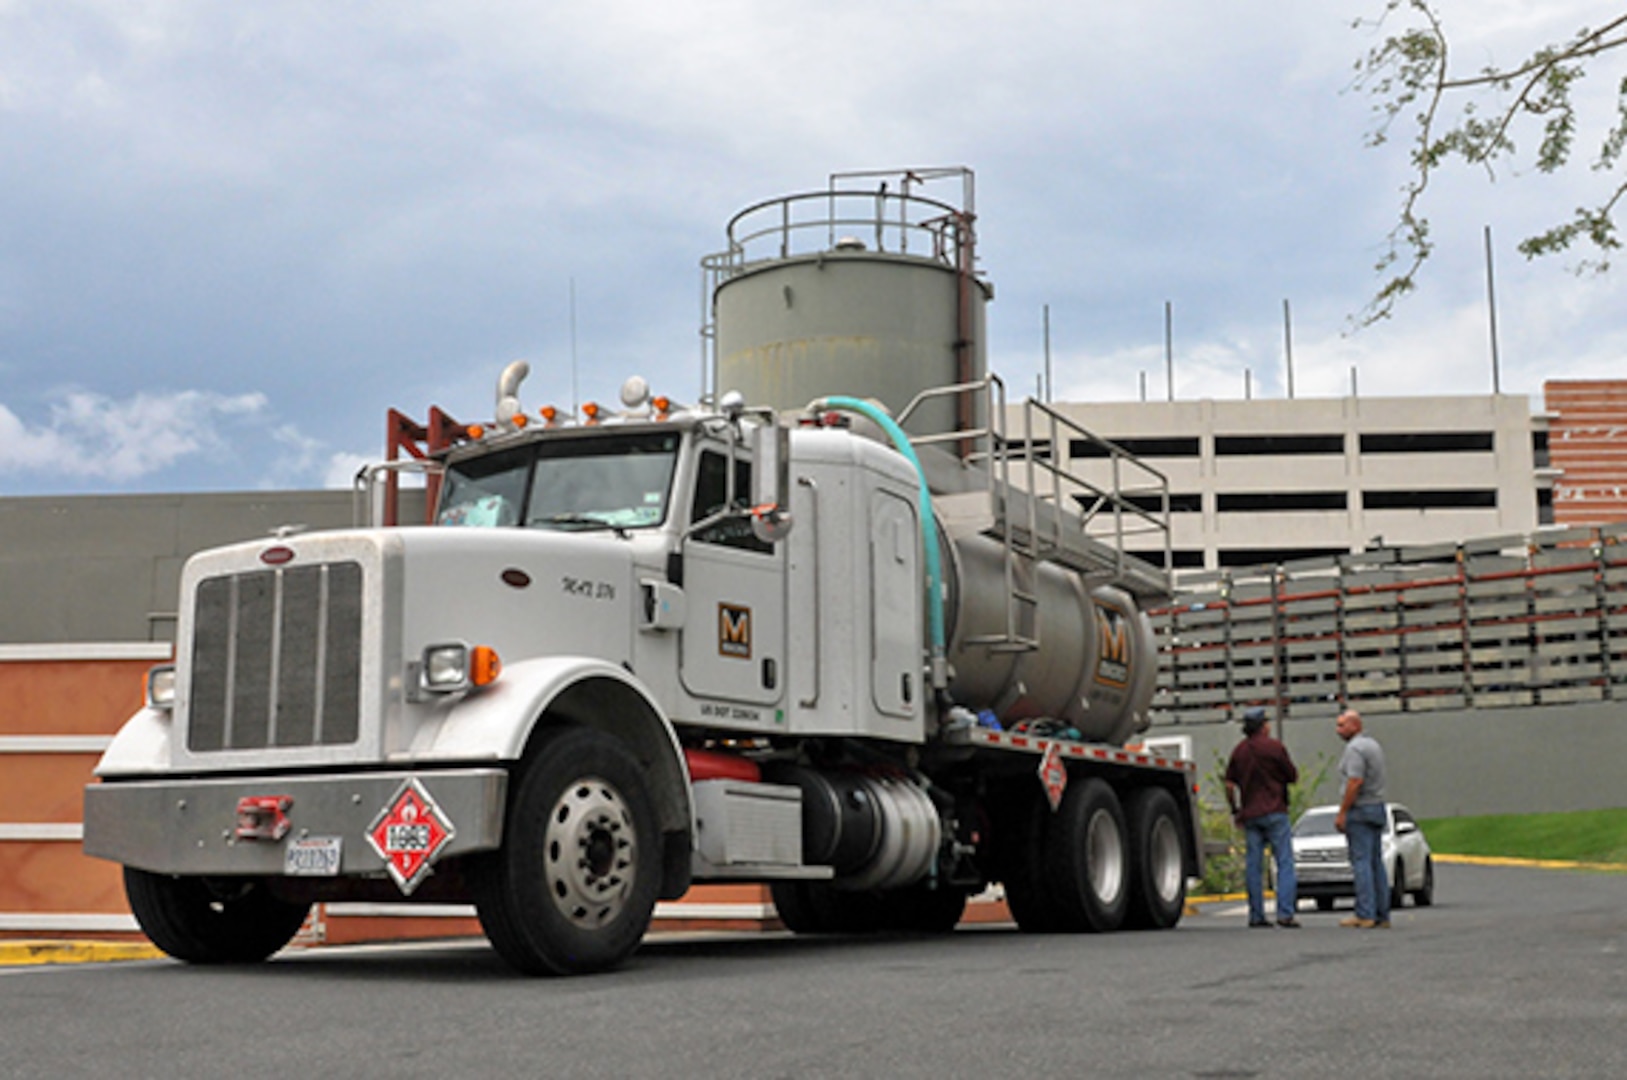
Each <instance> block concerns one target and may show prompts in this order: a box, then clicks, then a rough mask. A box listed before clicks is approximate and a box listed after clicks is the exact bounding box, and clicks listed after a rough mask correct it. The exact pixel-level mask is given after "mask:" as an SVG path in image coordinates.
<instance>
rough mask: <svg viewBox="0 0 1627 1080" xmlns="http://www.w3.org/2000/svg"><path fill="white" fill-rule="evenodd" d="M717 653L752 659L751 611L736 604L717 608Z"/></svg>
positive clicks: (722, 605) (721, 605)
mask: <svg viewBox="0 0 1627 1080" xmlns="http://www.w3.org/2000/svg"><path fill="white" fill-rule="evenodd" d="M717 651H718V655H719V656H734V657H738V658H739V659H741V660H750V659H751V609H750V608H748V607H737V606H735V605H734V604H719V605H718V606H717Z"/></svg>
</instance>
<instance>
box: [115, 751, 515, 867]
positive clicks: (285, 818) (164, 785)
mask: <svg viewBox="0 0 1627 1080" xmlns="http://www.w3.org/2000/svg"><path fill="white" fill-rule="evenodd" d="M507 784H508V773H507V772H506V771H504V770H503V769H440V770H424V771H416V770H407V771H403V770H393V771H389V772H367V773H348V774H325V775H320V776H233V777H228V778H222V779H174V780H147V779H143V780H103V781H102V782H100V783H96V784H91V785H89V786H88V787H86V788H85V839H84V849H85V854H87V855H93V856H96V857H97V858H102V859H111V860H113V861H114V862H118V863H123V864H124V865H126V866H133V867H137V868H139V869H142V870H150V871H153V872H155V873H165V874H210V875H213V874H251V875H269V876H278V875H282V874H284V873H285V872H287V870H286V867H287V865H288V863H287V861H285V856H286V854H287V850H288V848H289V846H290V845H294V844H297V843H301V842H303V843H324V844H326V845H327V846H328V847H329V848H330V849H331V848H333V847H337V855H338V858H337V874H338V875H341V876H362V877H378V876H383V875H385V874H386V873H387V871H388V869H389V867H388V864H387V859H386V856H385V855H384V854H381V853H380V851H379V850H378V847H377V846H376V844H375V842H374V841H373V840H371V839H370V834H377V835H379V836H381V837H382V836H383V835H384V833H383V831H382V830H384V829H387V828H388V827H389V825H390V824H392V823H395V822H396V821H397V818H398V817H399V816H401V815H402V814H403V813H405V814H406V815H407V816H408V817H411V818H415V819H417V820H422V819H423V815H424V813H425V807H426V806H433V810H434V812H435V814H436V815H438V818H439V819H440V820H439V827H440V829H441V830H442V831H443V832H444V833H445V834H447V835H445V836H440V835H438V834H432V835H434V836H435V840H436V843H435V846H434V848H433V850H432V851H430V852H428V853H427V858H428V860H429V861H434V862H439V861H440V860H442V859H444V858H447V857H449V856H452V855H463V854H468V853H469V852H475V851H490V850H492V849H495V848H496V847H497V846H498V845H499V844H500V843H501V842H502V839H503V805H504V802H503V800H504V795H505V792H506V790H507ZM414 791H415V792H417V793H418V794H417V795H416V797H411V796H408V795H407V794H406V793H410V792H414ZM265 800H272V801H275V802H276V803H277V804H278V805H279V806H281V805H283V801H284V800H286V808H285V809H283V810H282V811H281V813H280V814H279V815H278V817H277V819H276V821H275V828H274V829H261V830H259V831H260V832H261V833H262V835H259V836H246V835H243V834H242V833H243V828H242V826H243V824H244V822H243V819H242V818H241V817H240V811H241V809H242V808H243V807H244V806H245V805H246V804H253V803H256V802H259V803H261V804H263V803H264V801H265ZM409 803H410V804H411V805H410V808H409V807H408V806H407V804H409ZM249 831H250V832H253V831H254V830H249ZM270 832H280V835H275V836H273V835H264V834H265V833H270ZM334 838H338V841H339V842H338V844H337V845H334V844H333V843H332V841H333V839H334Z"/></svg>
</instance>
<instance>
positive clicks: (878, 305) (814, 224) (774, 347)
mask: <svg viewBox="0 0 1627 1080" xmlns="http://www.w3.org/2000/svg"><path fill="white" fill-rule="evenodd" d="M905 176H906V177H915V178H916V180H917V182H919V177H918V175H917V174H905ZM836 181H837V178H834V177H833V178H832V183H833V188H832V190H828V191H820V192H812V193H807V194H801V195H787V196H783V197H781V198H777V199H772V200H769V201H767V202H764V203H759V204H757V205H756V206H753V207H749V208H747V209H746V210H743V211H741V212H740V213H739V214H737V215H735V217H734V218H733V220H731V221H730V222H729V226H728V236H729V247H728V250H727V251H725V252H722V253H719V254H718V255H715V256H712V257H711V258H709V259H707V260H706V262H705V266H706V268H707V270H708V272H709V283H708V288H709V294H710V302H711V326H710V330H711V332H712V333H713V334H715V340H714V353H713V355H714V357H715V364H716V368H715V374H714V376H713V384H712V385H713V388H714V389H715V391H716V392H717V393H719V394H723V393H727V392H729V391H731V390H738V391H740V392H741V393H742V394H743V395H744V396H745V398H746V401H747V402H748V403H750V404H753V405H770V406H773V407H774V408H777V409H781V410H793V411H794V410H799V409H801V408H802V407H803V406H805V405H807V404H808V402H810V401H812V400H813V399H815V398H818V397H823V396H826V395H831V394H845V395H848V396H851V397H859V398H870V399H874V400H876V401H879V402H880V403H882V404H883V405H885V406H886V407H887V409H888V410H889V411H891V412H892V413H893V414H895V415H897V414H898V413H899V412H901V411H902V410H903V409H905V408H906V407H907V406H908V405H909V403H910V402H911V400H912V399H914V398H915V396H916V394H918V393H919V392H920V391H922V390H924V389H927V388H929V387H943V386H952V385H955V384H959V383H965V382H971V381H974V380H977V379H981V378H982V377H983V375H984V373H985V371H986V370H987V362H986V354H985V350H984V334H983V327H984V307H985V305H986V304H987V303H988V301H989V299H990V298H991V296H992V289H991V287H990V286H989V285H988V284H987V283H986V282H984V281H981V280H979V279H978V277H977V276H976V273H975V267H974V260H975V255H974V247H973V238H972V215H971V213H970V211H969V209H965V208H962V207H960V206H955V205H951V204H949V203H944V202H939V201H937V200H934V199H929V198H925V197H922V196H921V195H918V194H914V193H912V191H911V186H910V183H909V180H908V179H905V180H904V181H902V183H901V189H900V190H898V191H895V192H889V191H887V190H886V189H885V185H882V186H879V187H877V188H875V189H873V190H864V191H856V190H836V189H835V187H834V184H835V183H836ZM967 184H968V187H967V190H968V192H969V190H970V189H969V175H968V177H967ZM982 417H983V413H982V411H981V410H980V409H977V408H976V407H975V406H974V404H973V399H972V397H971V395H960V396H958V397H945V398H940V399H936V400H934V401H931V402H926V403H923V404H922V406H921V407H920V408H918V409H917V410H916V411H915V412H914V413H913V414H912V416H911V417H910V418H909V419H908V421H907V422H906V424H905V427H906V429H907V430H908V431H909V432H910V434H912V435H923V434H931V433H936V432H942V431H950V430H957V429H960V430H964V429H966V428H969V427H972V426H976V425H979V424H981V423H982V422H983V420H982Z"/></svg>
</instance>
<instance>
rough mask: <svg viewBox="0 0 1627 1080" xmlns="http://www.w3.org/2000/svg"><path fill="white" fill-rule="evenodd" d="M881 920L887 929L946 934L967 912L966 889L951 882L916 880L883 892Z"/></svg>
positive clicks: (910, 932)
mask: <svg viewBox="0 0 1627 1080" xmlns="http://www.w3.org/2000/svg"><path fill="white" fill-rule="evenodd" d="M881 906H882V920H883V922H884V923H885V925H886V928H887V929H888V930H901V931H903V932H904V933H906V934H947V933H949V932H950V931H951V930H953V929H954V928H955V927H957V926H959V925H960V917H961V916H962V915H964V914H965V913H966V890H965V889H957V888H955V887H953V886H951V885H939V886H938V887H937V888H935V889H934V888H931V887H930V886H929V885H928V884H927V883H926V882H924V881H921V882H917V883H916V884H914V885H910V886H906V887H905V888H902V889H892V890H890V891H888V892H884V893H882V894H881Z"/></svg>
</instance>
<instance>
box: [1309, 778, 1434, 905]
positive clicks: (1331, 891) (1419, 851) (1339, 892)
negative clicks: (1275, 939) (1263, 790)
mask: <svg viewBox="0 0 1627 1080" xmlns="http://www.w3.org/2000/svg"><path fill="white" fill-rule="evenodd" d="M1384 811H1385V819H1386V820H1385V823H1384V840H1383V843H1384V871H1385V875H1386V876H1387V877H1388V879H1389V886H1390V907H1392V908H1399V907H1401V906H1402V904H1403V903H1404V902H1405V900H1406V898H1407V894H1408V893H1411V894H1412V897H1413V899H1414V900H1416V901H1417V903H1418V906H1419V907H1428V906H1429V905H1430V904H1433V903H1434V902H1435V861H1434V859H1433V858H1431V856H1430V851H1429V841H1428V840H1425V839H1424V831H1423V830H1422V829H1420V828H1419V827H1418V822H1417V820H1416V819H1414V818H1413V816H1412V812H1411V811H1409V810H1408V809H1407V808H1406V807H1405V806H1402V805H1401V804H1400V803H1386V804H1385V806H1384ZM1338 815H1339V808H1338V807H1337V806H1315V807H1312V808H1311V809H1309V810H1307V811H1305V813H1304V814H1303V815H1302V816H1301V817H1300V819H1299V821H1298V822H1296V823H1295V825H1294V876H1295V877H1296V878H1298V880H1299V895H1300V898H1301V899H1305V898H1310V899H1314V900H1315V901H1316V906H1317V908H1318V909H1319V910H1321V911H1327V910H1329V909H1330V908H1332V907H1333V901H1334V900H1335V899H1337V898H1339V897H1341V896H1350V897H1354V896H1355V895H1356V880H1355V876H1354V875H1353V874H1352V873H1351V870H1350V849H1349V847H1348V846H1347V845H1346V844H1345V834H1344V833H1342V832H1340V831H1339V830H1337V829H1335V828H1334V827H1333V822H1334V819H1335V818H1336V817H1338Z"/></svg>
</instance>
